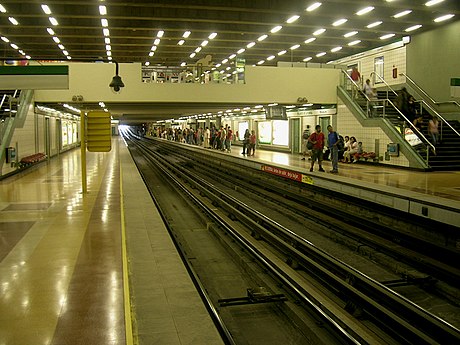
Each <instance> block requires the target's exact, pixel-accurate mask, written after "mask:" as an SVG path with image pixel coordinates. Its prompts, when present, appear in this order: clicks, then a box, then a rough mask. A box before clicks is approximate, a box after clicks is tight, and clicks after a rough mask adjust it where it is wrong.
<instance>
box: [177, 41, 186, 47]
mask: <svg viewBox="0 0 460 345" xmlns="http://www.w3.org/2000/svg"><path fill="white" fill-rule="evenodd" d="M184 43H185V41H184V40H180V41H179V42H177V44H178V45H180V46H181V45H183V44H184Z"/></svg>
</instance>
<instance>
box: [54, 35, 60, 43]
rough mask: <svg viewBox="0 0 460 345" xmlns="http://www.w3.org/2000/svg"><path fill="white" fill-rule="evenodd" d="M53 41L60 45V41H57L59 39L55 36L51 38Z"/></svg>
mask: <svg viewBox="0 0 460 345" xmlns="http://www.w3.org/2000/svg"><path fill="white" fill-rule="evenodd" d="M53 41H54V42H56V43H61V41H60V40H59V38H58V37H56V36H53Z"/></svg>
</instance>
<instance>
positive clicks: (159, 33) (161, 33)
mask: <svg viewBox="0 0 460 345" xmlns="http://www.w3.org/2000/svg"><path fill="white" fill-rule="evenodd" d="M164 34H165V32H164V31H163V30H160V31H158V33H157V37H158V38H162V37H163V35H164Z"/></svg>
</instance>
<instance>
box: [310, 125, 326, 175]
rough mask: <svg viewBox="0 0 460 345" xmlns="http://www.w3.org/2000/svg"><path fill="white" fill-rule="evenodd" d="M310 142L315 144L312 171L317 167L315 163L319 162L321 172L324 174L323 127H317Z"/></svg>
mask: <svg viewBox="0 0 460 345" xmlns="http://www.w3.org/2000/svg"><path fill="white" fill-rule="evenodd" d="M308 141H309V142H311V143H312V144H313V149H312V157H311V168H310V171H313V167H314V166H315V161H316V160H318V165H319V171H321V172H324V169H323V166H322V162H323V149H324V134H323V132H321V126H320V125H316V127H315V132H313V133H312V134H311V135H310V137H309V138H308Z"/></svg>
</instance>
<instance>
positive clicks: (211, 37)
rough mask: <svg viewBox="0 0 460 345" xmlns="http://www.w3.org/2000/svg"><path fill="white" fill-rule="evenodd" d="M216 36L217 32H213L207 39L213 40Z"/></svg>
mask: <svg viewBox="0 0 460 345" xmlns="http://www.w3.org/2000/svg"><path fill="white" fill-rule="evenodd" d="M216 36H217V32H213V33H212V34H210V35H209V36H208V38H209V39H210V40H213V39H214V38H216Z"/></svg>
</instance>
